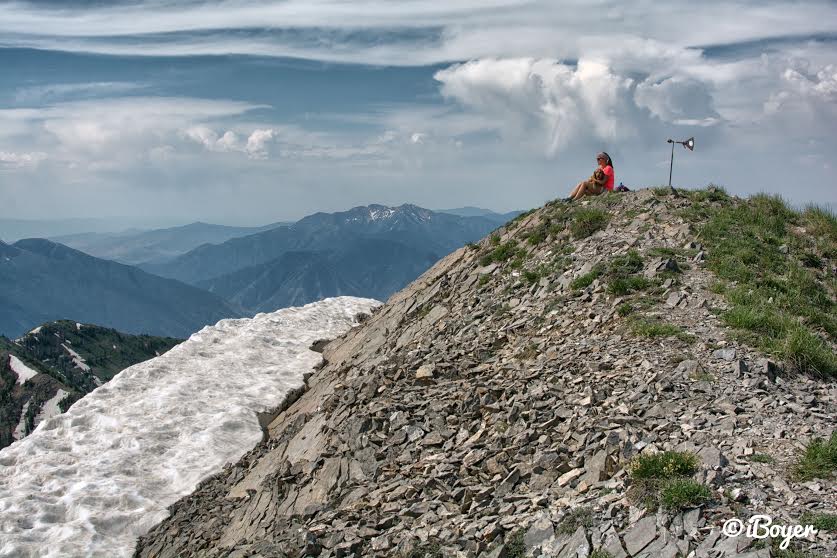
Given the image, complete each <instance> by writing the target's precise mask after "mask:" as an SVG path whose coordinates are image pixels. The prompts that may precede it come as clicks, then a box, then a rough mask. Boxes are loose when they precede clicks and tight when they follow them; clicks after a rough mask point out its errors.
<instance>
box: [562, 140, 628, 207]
mask: <svg viewBox="0 0 837 558" xmlns="http://www.w3.org/2000/svg"><path fill="white" fill-rule="evenodd" d="M596 162H597V163H598V164H599V168H597V169H596V170H595V171H593V176H591V177H590V178H588V179H587V180H585V181H584V182H579V183H578V185H577V186H576V187H575V188H573V191H572V193H571V194H570V197H569V198H566V199H565V200H564V201H568V202H569V201H572V200H580V199H581V198H583V197H584V196H598V195H599V194H601V193H602V192H604V191H605V190H608V191H613V183H614V181H615V180H616V175H615V174H614V172H613V161H612V160H611V158H610V155H608V154H607V153H605V152H604V151H602V152H601V153H599V154H598V155H596Z"/></svg>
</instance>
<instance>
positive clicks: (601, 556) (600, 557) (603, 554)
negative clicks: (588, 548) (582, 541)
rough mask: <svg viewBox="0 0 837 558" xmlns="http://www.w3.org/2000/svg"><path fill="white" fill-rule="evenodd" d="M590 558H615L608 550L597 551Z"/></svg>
mask: <svg viewBox="0 0 837 558" xmlns="http://www.w3.org/2000/svg"><path fill="white" fill-rule="evenodd" d="M589 558H613V554H611V553H610V552H608V551H607V550H601V549H596V550H594V551H593V552H591V553H590V556H589Z"/></svg>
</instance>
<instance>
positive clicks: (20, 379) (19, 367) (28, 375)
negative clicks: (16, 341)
mask: <svg viewBox="0 0 837 558" xmlns="http://www.w3.org/2000/svg"><path fill="white" fill-rule="evenodd" d="M9 365H11V367H12V370H13V371H14V373H15V374H17V383H18V384H20V385H23V384H25V383H26V380H31V379H32V378H34V377H35V376H37V375H38V372H37V371H35V370H32V369H31V368H29V367H28V366H26V365H25V364H23V362H21V360H20V359H19V358H17V357H16V356H15V355H9Z"/></svg>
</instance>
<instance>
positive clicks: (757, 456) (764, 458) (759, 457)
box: [747, 453, 776, 464]
mask: <svg viewBox="0 0 837 558" xmlns="http://www.w3.org/2000/svg"><path fill="white" fill-rule="evenodd" d="M747 459H748V460H750V461H752V462H753V463H768V464H770V463H776V460H775V459H773V458H772V457H770V456H769V455H766V454H764V453H754V454H753V455H751V456H750V457H748V458H747Z"/></svg>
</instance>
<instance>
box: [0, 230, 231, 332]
mask: <svg viewBox="0 0 837 558" xmlns="http://www.w3.org/2000/svg"><path fill="white" fill-rule="evenodd" d="M239 315H240V313H239V312H238V311H237V310H235V309H233V308H232V307H231V306H230V305H229V304H228V303H227V302H225V301H224V300H222V299H221V298H219V297H217V296H215V295H213V294H211V293H208V292H206V291H204V290H201V289H198V288H195V287H192V286H189V285H184V284H182V283H179V282H177V281H172V280H169V279H163V278H160V277H156V276H154V275H151V274H149V273H146V272H144V271H142V270H140V269H137V268H135V267H131V266H127V265H123V264H119V263H116V262H112V261H108V260H102V259H99V258H94V257H93V256H89V255H87V254H84V253H82V252H79V251H77V250H73V249H72V248H68V247H67V246H64V245H61V244H56V243H54V242H51V241H49V240H44V239H27V240H19V241H18V242H16V243H14V244H12V245H9V244H5V243H3V242H0V334H4V335H7V336H9V337H17V336H19V335H21V334H23V333H25V332H27V331H29V330H31V329H32V328H33V327H35V326H36V325H38V324H41V323H44V322H49V321H53V320H57V319H71V320H76V321H80V322H88V323H96V324H99V325H103V326H107V327H115V328H117V329H119V330H120V331H125V332H128V333H148V334H153V335H166V336H172V337H188V336H189V335H191V334H192V333H193V332H194V331H196V330H198V329H200V328H201V327H203V326H204V325H206V324H214V323H216V322H217V321H218V320H220V319H222V318H229V317H237V316H239Z"/></svg>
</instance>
